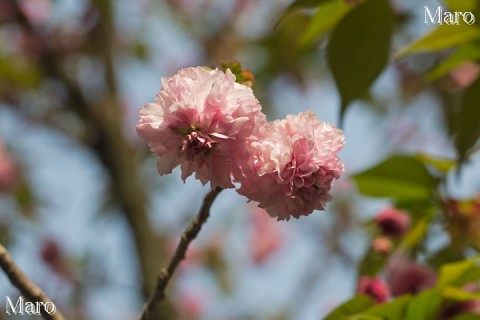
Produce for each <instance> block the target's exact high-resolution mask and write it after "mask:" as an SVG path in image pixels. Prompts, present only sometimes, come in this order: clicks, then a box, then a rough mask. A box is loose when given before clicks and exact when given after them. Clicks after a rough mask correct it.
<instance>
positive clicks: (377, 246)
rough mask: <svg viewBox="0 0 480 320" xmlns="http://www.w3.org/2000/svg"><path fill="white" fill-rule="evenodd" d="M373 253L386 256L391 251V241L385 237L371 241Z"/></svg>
mask: <svg viewBox="0 0 480 320" xmlns="http://www.w3.org/2000/svg"><path fill="white" fill-rule="evenodd" d="M372 249H373V251H375V252H377V253H380V254H388V253H389V252H390V251H392V241H391V240H390V239H389V238H387V237H378V238H375V239H374V240H373V241H372Z"/></svg>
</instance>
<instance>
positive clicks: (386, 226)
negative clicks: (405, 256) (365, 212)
mask: <svg viewBox="0 0 480 320" xmlns="http://www.w3.org/2000/svg"><path fill="white" fill-rule="evenodd" d="M375 223H376V224H377V225H378V227H379V228H380V230H381V232H382V234H383V235H384V236H387V237H401V236H403V235H404V234H405V233H406V232H407V231H408V228H409V227H410V216H409V215H408V214H407V213H405V212H403V211H400V210H397V209H395V208H390V207H388V208H386V209H384V210H383V211H381V212H380V213H379V214H378V215H377V216H376V217H375Z"/></svg>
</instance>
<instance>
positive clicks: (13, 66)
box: [0, 55, 41, 89]
mask: <svg viewBox="0 0 480 320" xmlns="http://www.w3.org/2000/svg"><path fill="white" fill-rule="evenodd" d="M0 75H1V82H0V89H3V87H4V85H5V83H4V81H6V82H8V83H10V84H14V85H18V86H21V87H26V88H33V87H36V86H38V84H39V83H40V81H41V73H40V71H39V70H38V68H37V67H36V66H35V65H34V64H33V62H32V61H29V60H26V59H23V58H21V57H13V56H1V55H0Z"/></svg>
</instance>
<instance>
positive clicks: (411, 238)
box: [399, 218, 430, 250]
mask: <svg viewBox="0 0 480 320" xmlns="http://www.w3.org/2000/svg"><path fill="white" fill-rule="evenodd" d="M429 223H430V218H424V219H421V220H419V221H417V222H416V223H415V225H414V227H413V228H412V229H411V230H410V231H409V232H408V233H407V235H406V236H405V238H404V239H403V241H402V243H401V244H400V245H399V248H400V249H401V250H410V249H413V248H414V247H416V246H417V245H418V244H419V243H421V242H422V241H423V239H425V236H426V235H427V231H428V225H429Z"/></svg>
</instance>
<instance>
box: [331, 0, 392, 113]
mask: <svg viewBox="0 0 480 320" xmlns="http://www.w3.org/2000/svg"><path fill="white" fill-rule="evenodd" d="M393 21H394V14H393V11H392V8H391V7H390V5H389V2H388V0H369V1H365V2H363V3H361V4H359V5H358V6H356V7H355V8H354V9H352V10H351V11H350V12H349V13H348V14H347V15H346V16H345V17H344V18H343V19H342V21H340V23H339V24H338V25H337V27H336V28H335V30H334V31H333V33H332V35H331V38H330V41H329V44H328V49H327V62H328V65H329V67H330V70H331V71H332V73H333V77H334V78H335V82H336V84H337V87H338V90H339V92H340V96H341V110H340V120H342V119H343V115H344V113H345V111H346V109H347V107H348V105H349V104H350V102H351V101H353V100H354V99H357V98H359V97H361V96H363V95H364V94H365V93H366V92H367V91H368V89H369V88H370V85H371V84H372V83H373V82H374V81H375V79H376V78H377V77H378V76H379V75H380V73H381V72H382V70H383V68H384V67H385V65H386V64H387V62H388V57H389V52H390V39H391V36H392V29H393Z"/></svg>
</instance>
